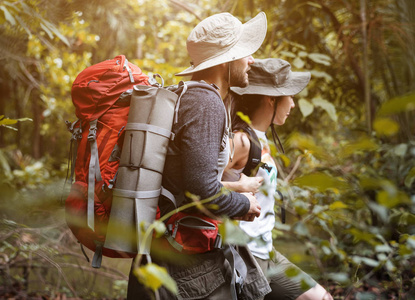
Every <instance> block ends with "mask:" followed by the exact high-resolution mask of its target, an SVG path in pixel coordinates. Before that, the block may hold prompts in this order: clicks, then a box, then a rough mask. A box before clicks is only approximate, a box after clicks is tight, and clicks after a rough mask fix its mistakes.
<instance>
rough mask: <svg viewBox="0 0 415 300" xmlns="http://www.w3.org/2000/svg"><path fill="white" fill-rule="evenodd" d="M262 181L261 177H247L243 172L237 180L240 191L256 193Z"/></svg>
mask: <svg viewBox="0 0 415 300" xmlns="http://www.w3.org/2000/svg"><path fill="white" fill-rule="evenodd" d="M263 181H264V178H263V177H248V176H246V175H245V174H244V173H241V178H240V179H239V180H238V184H239V185H240V192H246V193H254V194H255V193H258V192H259V187H260V186H261V185H262V182H263Z"/></svg>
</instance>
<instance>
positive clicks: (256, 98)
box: [225, 92, 285, 153]
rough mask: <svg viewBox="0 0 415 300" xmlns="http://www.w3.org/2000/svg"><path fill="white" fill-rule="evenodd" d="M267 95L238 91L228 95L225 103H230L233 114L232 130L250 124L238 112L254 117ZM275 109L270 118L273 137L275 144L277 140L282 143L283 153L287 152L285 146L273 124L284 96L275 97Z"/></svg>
mask: <svg viewBox="0 0 415 300" xmlns="http://www.w3.org/2000/svg"><path fill="white" fill-rule="evenodd" d="M264 99H265V96H264V95H255V94H254V95H248V94H246V95H238V94H236V93H233V92H231V93H230V94H229V95H228V97H227V100H226V102H227V103H225V104H227V105H228V107H229V103H230V106H231V107H230V110H231V112H230V114H231V122H232V131H237V130H241V129H243V128H244V127H246V126H248V124H247V123H246V122H245V121H244V120H242V118H241V117H240V116H239V115H238V114H237V113H238V112H241V113H242V114H244V115H246V116H248V117H249V118H252V116H253V115H254V113H255V112H256V111H257V109H258V108H259V107H260V106H261V104H262V102H263V101H264ZM274 99H275V102H274V111H273V114H272V119H271V120H270V125H269V126H270V127H271V133H272V139H273V140H274V144H275V145H276V144H277V143H276V142H277V140H278V143H279V145H280V148H281V151H282V153H285V151H284V147H283V146H282V143H281V141H280V138H279V137H278V134H277V132H276V131H275V127H274V125H273V120H274V117H275V114H276V112H277V104H278V102H279V101H280V100H281V99H282V96H277V97H274Z"/></svg>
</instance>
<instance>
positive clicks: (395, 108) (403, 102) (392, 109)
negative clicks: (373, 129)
mask: <svg viewBox="0 0 415 300" xmlns="http://www.w3.org/2000/svg"><path fill="white" fill-rule="evenodd" d="M414 109H415V93H414V94H409V95H406V96H403V97H397V98H393V99H391V100H389V101H387V102H385V103H383V104H382V105H381V107H380V108H379V110H378V112H377V114H378V116H387V115H392V114H396V113H400V112H404V111H410V110H414Z"/></svg>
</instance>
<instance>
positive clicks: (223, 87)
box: [192, 64, 229, 100]
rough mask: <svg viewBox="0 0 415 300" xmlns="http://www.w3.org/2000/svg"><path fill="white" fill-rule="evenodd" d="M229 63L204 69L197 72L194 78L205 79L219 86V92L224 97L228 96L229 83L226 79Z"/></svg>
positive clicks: (208, 82)
mask: <svg viewBox="0 0 415 300" xmlns="http://www.w3.org/2000/svg"><path fill="white" fill-rule="evenodd" d="M227 72H228V71H227V64H222V65H219V66H215V67H212V68H210V69H207V70H203V71H200V72H197V73H195V74H194V75H193V76H192V80H198V81H200V80H203V81H205V82H206V83H207V84H213V85H214V86H216V87H217V88H219V90H218V92H219V94H220V96H221V98H222V100H223V99H225V98H226V96H227V95H228V90H229V84H228V81H227V80H226V78H227V74H228V73H227Z"/></svg>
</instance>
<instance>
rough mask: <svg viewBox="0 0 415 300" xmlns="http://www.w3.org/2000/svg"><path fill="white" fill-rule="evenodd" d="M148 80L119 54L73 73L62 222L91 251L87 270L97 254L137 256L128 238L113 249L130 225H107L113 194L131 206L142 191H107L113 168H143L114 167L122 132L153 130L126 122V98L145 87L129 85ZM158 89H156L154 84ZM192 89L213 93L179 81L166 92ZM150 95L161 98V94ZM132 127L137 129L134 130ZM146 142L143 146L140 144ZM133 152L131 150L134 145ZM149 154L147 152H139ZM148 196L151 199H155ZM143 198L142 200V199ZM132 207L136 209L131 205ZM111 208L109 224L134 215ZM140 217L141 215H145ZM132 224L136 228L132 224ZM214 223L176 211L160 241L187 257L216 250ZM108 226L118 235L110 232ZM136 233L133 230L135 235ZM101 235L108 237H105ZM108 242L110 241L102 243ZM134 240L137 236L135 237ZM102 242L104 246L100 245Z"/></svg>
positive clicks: (218, 243)
mask: <svg viewBox="0 0 415 300" xmlns="http://www.w3.org/2000/svg"><path fill="white" fill-rule="evenodd" d="M151 80H153V78H151V79H150V78H149V77H148V76H147V75H145V74H143V73H142V72H141V70H140V68H139V67H137V66H135V65H133V64H131V63H129V62H128V61H127V59H126V58H125V56H123V55H120V56H117V57H115V58H114V59H111V60H107V61H104V62H101V63H98V64H96V65H93V66H91V67H89V68H86V69H85V70H84V71H82V72H81V73H80V74H79V75H78V77H77V78H76V79H75V81H74V83H73V86H72V102H73V104H74V106H75V108H76V116H77V117H78V120H77V121H76V122H74V123H69V122H67V125H68V129H69V131H70V132H72V139H71V140H72V142H71V148H72V151H71V152H72V159H71V160H72V171H71V176H70V178H71V179H72V178H73V176H74V175H75V182H74V183H73V184H72V188H71V191H70V193H69V196H68V197H67V199H66V202H65V210H66V222H67V224H68V227H69V228H70V229H71V231H72V233H73V234H74V235H75V237H76V238H77V239H78V241H79V242H80V243H81V245H84V246H86V247H87V248H89V249H90V250H92V251H94V252H95V254H94V257H93V260H92V266H93V267H95V268H99V267H100V265H101V260H102V256H103V255H104V256H107V257H113V258H130V257H134V256H135V255H136V254H137V252H136V250H134V247H130V246H131V244H130V240H128V242H127V244H128V245H127V246H125V245H123V246H122V247H114V245H117V244H119V243H123V242H125V239H124V238H122V236H123V235H126V237H127V239H129V237H130V235H129V234H126V233H131V232H130V230H132V231H135V230H134V228H132V227H131V226H130V225H131V224H132V223H133V222H127V224H126V226H125V227H123V229H122V230H121V231H122V232H119V230H120V229H121V227H119V226H112V224H114V221H113V222H112V223H111V220H110V213H111V208H112V204H113V201H115V202H116V203H117V201H116V200H113V196H114V197H120V196H121V197H126V198H131V199H132V201H128V202H129V203H130V202H131V203H133V202H134V201H133V200H134V198H135V197H137V194H139V193H142V191H141V192H136V191H135V190H131V188H130V189H127V190H125V189H124V190H123V189H119V188H116V189H113V187H114V184H115V179H116V176H117V174H119V176H118V177H119V178H118V179H119V180H118V181H120V179H121V178H120V177H121V175H123V174H124V173H123V172H121V173H122V174H121V173H118V171H119V169H122V168H130V167H131V168H132V169H134V170H137V169H139V168H140V167H144V166H141V163H142V162H140V163H139V164H138V165H134V164H133V165H131V161H130V164H125V163H124V165H122V166H121V167H120V160H121V161H122V158H121V149H122V146H123V143H124V133H125V134H127V133H128V132H130V131H131V130H133V131H134V130H143V128H141V127H143V126H141V125H144V126H145V128H146V129H145V130H149V131H152V130H154V128H153V129H152V128H151V125H150V124H142V123H141V124H139V123H129V122H130V121H131V120H128V114H129V112H130V101H131V99H132V98H134V97H136V96H137V95H138V97H140V99H141V97H144V96H143V94H142V93H141V92H140V90H144V89H146V87H134V86H136V85H145V86H150V85H151V84H150V82H149V81H151ZM152 86H153V87H154V86H157V84H152ZM158 86H159V87H160V85H158ZM161 87H162V86H161ZM192 87H202V88H207V89H212V90H214V88H213V87H211V86H208V85H207V84H206V83H199V82H188V83H180V84H179V85H178V86H172V87H170V88H168V89H169V90H170V91H173V92H174V93H178V94H181V95H182V94H183V93H185V92H186V90H187V89H188V88H192ZM133 90H134V91H133ZM134 93H136V94H134ZM156 94H158V95H163V93H162V92H157V93H156ZM134 95H135V96H134ZM179 98H180V97H179ZM143 100H144V98H143ZM134 103H135V104H136V103H137V102H134ZM133 106H134V105H133ZM134 107H135V108H134V109H136V108H137V106H134ZM134 109H133V111H134ZM163 110H167V107H166V106H163ZM170 110H171V112H173V110H174V107H171V108H170ZM137 113H140V112H139V111H136V112H135V114H133V115H132V116H130V117H133V118H131V119H134V118H135V116H137ZM144 114H145V113H144ZM176 117H177V116H176ZM166 120H167V123H168V120H169V118H168V117H166ZM171 122H173V120H172V121H171ZM137 126H138V127H140V128H141V129H138V127H137ZM159 130H160V128H159V129H156V133H157V134H161V135H165V134H166V133H163V131H162V132H160V131H159ZM129 139H131V138H130V136H128V137H127V136H126V141H127V142H128V141H129ZM146 141H147V142H148V146H149V147H150V146H151V145H153V146H154V145H155V144H152V143H151V137H149V139H148V140H147V139H146ZM147 142H144V145H145V144H146V143H147ZM127 144H128V143H127ZM74 145H75V146H76V147H74ZM126 148H128V147H126ZM130 148H131V145H130ZM133 148H134V149H137V147H133ZM139 148H141V147H139ZM144 148H146V147H144ZM144 148H143V151H144ZM131 150H132V149H125V153H130V154H131ZM150 150H151V149H150V148H149V149H147V150H145V151H150ZM152 154H154V155H156V156H157V151H154V152H152V153H150V154H149V155H148V157H147V158H150V157H151V155H152ZM159 156H160V155H159ZM127 157H130V158H131V156H130V155H127ZM147 163H154V161H148V162H147ZM163 165H164V163H163ZM147 167H150V166H147ZM159 167H160V170H159V171H160V172H162V170H161V167H162V165H160V166H159ZM127 173H128V172H127ZM128 174H129V173H128ZM124 175H125V174H124ZM122 181H123V180H121V181H120V182H122ZM146 188H148V187H146ZM149 192H151V194H153V192H156V191H155V190H154V191H145V192H144V193H149ZM160 192H161V193H162V194H163V195H164V196H167V197H168V198H169V199H170V200H171V201H173V202H174V196H173V195H171V194H170V193H169V192H168V191H165V190H164V191H162V189H161V190H160ZM130 195H132V196H130ZM153 196H154V197H155V195H153ZM153 196H151V197H153ZM157 197H158V195H157ZM138 198H139V197H138ZM144 198H148V196H145V197H144ZM156 205H157V204H156ZM135 209H138V208H137V207H135ZM114 210H115V209H114ZM114 210H113V212H112V220H114V217H115V220H117V217H119V218H121V219H122V220H127V219H131V218H130V217H131V216H133V215H134V208H133V209H128V211H125V208H124V209H121V211H119V209H117V210H116V212H114ZM139 213H140V212H139V211H136V212H135V215H136V216H137V215H138V214H139ZM142 213H143V214H145V212H142ZM147 213H148V211H147ZM150 219H151V218H150ZM135 223H136V224H135V225H137V223H138V222H135ZM109 224H110V225H109ZM217 224H218V221H217V220H213V219H210V218H208V217H206V216H203V215H201V214H196V215H188V214H185V213H178V214H175V215H174V216H173V217H171V218H170V219H169V220H168V221H167V222H166V225H167V231H166V238H167V240H168V241H169V242H170V244H171V245H173V247H174V248H175V249H176V250H179V251H182V252H184V253H189V254H193V253H203V252H206V251H210V250H213V249H214V248H218V247H220V246H221V239H220V235H218V228H217ZM108 225H109V226H108ZM117 225H120V224H117ZM114 228H115V230H118V231H116V232H114ZM137 232H138V231H137V230H136V233H135V234H137ZM107 233H108V234H109V235H110V236H111V238H107ZM118 233H119V234H118ZM172 233H173V234H172ZM118 238H119V239H118ZM106 239H107V240H106ZM108 239H109V240H110V242H108ZM138 240H139V238H137V241H138ZM106 242H107V244H105V243H106ZM104 244H105V246H104ZM117 246H118V245H117ZM115 249H118V250H115ZM125 249H129V250H125ZM137 250H138V246H137ZM84 254H85V253H84ZM85 256H86V255H85ZM87 259H88V258H87ZM88 261H89V259H88Z"/></svg>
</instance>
